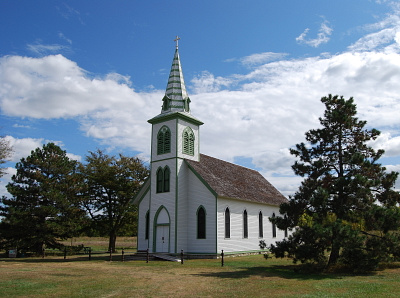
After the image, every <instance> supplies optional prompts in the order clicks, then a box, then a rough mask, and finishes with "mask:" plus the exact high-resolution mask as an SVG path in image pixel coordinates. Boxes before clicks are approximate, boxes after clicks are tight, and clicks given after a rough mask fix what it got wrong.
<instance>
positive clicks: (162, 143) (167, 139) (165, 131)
mask: <svg viewBox="0 0 400 298" xmlns="http://www.w3.org/2000/svg"><path fill="white" fill-rule="evenodd" d="M169 152H171V131H170V130H169V128H168V127H167V126H165V125H164V126H163V127H161V128H160V130H159V131H158V134H157V154H164V153H169Z"/></svg>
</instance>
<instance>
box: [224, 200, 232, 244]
mask: <svg viewBox="0 0 400 298" xmlns="http://www.w3.org/2000/svg"><path fill="white" fill-rule="evenodd" d="M225 238H231V213H230V212H229V208H228V207H226V209H225Z"/></svg>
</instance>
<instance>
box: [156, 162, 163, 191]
mask: <svg viewBox="0 0 400 298" xmlns="http://www.w3.org/2000/svg"><path fill="white" fill-rule="evenodd" d="M163 184H164V171H163V169H162V168H158V170H157V192H163Z"/></svg>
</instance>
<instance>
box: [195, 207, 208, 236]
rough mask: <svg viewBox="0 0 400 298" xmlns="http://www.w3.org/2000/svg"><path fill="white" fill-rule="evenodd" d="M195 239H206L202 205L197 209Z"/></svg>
mask: <svg viewBox="0 0 400 298" xmlns="http://www.w3.org/2000/svg"><path fill="white" fill-rule="evenodd" d="M197 239H206V211H205V210H204V207H203V206H200V208H199V209H198V210H197Z"/></svg>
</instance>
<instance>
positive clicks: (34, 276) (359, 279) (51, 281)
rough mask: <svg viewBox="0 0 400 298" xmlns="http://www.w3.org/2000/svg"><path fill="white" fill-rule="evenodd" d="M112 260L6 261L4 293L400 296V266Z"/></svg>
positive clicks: (254, 259)
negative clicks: (344, 270)
mask: <svg viewBox="0 0 400 298" xmlns="http://www.w3.org/2000/svg"><path fill="white" fill-rule="evenodd" d="M113 260H114V261H112V262H110V261H108V258H107V256H106V255H99V256H96V257H94V258H92V260H91V261H89V260H88V258H87V256H82V255H79V256H69V257H68V258H67V260H64V259H63V258H62V257H60V256H58V257H46V258H45V259H42V258H21V259H6V258H3V259H0V296H2V297H156V296H157V297H158V296H160V297H265V296H271V297H399V296H400V264H399V266H392V267H391V268H388V269H384V270H380V271H376V272H373V273H371V274H366V275H352V274H341V273H324V274H317V273H300V272H299V271H298V270H297V269H298V266H294V265H293V264H292V263H291V261H290V260H286V259H283V260H281V259H274V258H271V259H268V260H265V259H264V257H263V256H262V255H252V256H245V257H226V258H225V266H224V267H221V260H219V259H217V260H186V261H185V262H184V264H180V263H175V262H166V261H150V262H149V263H146V262H145V261H127V262H121V261H120V258H113Z"/></svg>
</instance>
